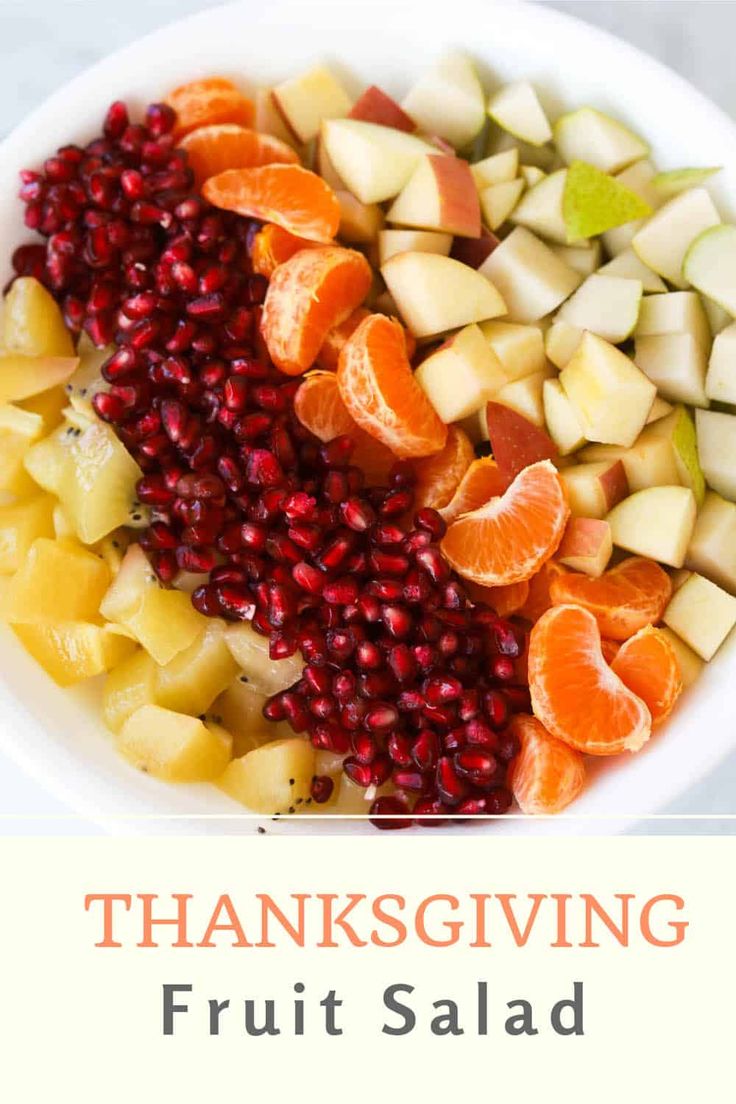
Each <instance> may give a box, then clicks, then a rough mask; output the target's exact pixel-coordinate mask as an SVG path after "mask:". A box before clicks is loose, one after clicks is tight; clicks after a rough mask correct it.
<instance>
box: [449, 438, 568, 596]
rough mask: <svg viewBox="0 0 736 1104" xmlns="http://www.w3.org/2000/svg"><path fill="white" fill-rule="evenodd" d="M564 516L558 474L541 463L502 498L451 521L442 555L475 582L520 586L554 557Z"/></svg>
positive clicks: (564, 502) (525, 472)
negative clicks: (517, 584) (516, 584)
mask: <svg viewBox="0 0 736 1104" xmlns="http://www.w3.org/2000/svg"><path fill="white" fill-rule="evenodd" d="M569 516H570V508H569V506H568V504H567V498H566V496H565V489H564V486H563V484H562V480H561V479H560V476H559V473H558V472H557V470H556V469H555V467H554V465H553V464H552V463H551V462H550V461H549V460H540V461H539V463H537V464H531V465H530V466H529V467H528V468H524V470H523V471H522V472H519V474H518V475H517V477H516V479H514V481H513V483H512V484H511V486H510V487H509V488H508V490H506V491H505V492H504V494H503V495H500V496H499V497H497V498H493V499H491V501H490V502H488V503H486V505H485V506H481V507H480V509H478V510H474V511H473V512H472V513H470V514H465V515H464V516H463V517H461V518H459V519H458V520H457V521H455V522H453V523H452V525H451V526H450V527H449V529H448V530H447V533H446V534H445V537H444V539H443V541H442V546H441V547H442V551H443V552H444V554H445V556H446V558H447V559H448V560H449V562H450V564H451V565H452V567H454V568H455V570H456V571H457V572H458V574H459V575H461V576H463V578H465V579H471V580H472V581H473V582H474V583H480V584H481V585H482V586H507V585H508V584H509V583H519V582H523V581H524V580H525V579H530V578H531V577H532V575H534V573H535V572H536V571H538V570H539V568H540V567H541V566H542V564H543V563H544V562H545V560H548V559H549V558H550V556H552V555H554V552H555V550H556V549H557V546H558V545H559V543H560V541H561V540H562V535H563V533H564V531H565V525H566V524H567V519H568V517H569Z"/></svg>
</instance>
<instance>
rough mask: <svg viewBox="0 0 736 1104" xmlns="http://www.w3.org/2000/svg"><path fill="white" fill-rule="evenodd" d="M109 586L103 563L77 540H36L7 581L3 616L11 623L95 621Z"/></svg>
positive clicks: (108, 573) (108, 574)
mask: <svg viewBox="0 0 736 1104" xmlns="http://www.w3.org/2000/svg"><path fill="white" fill-rule="evenodd" d="M109 581H110V572H109V571H108V569H107V566H106V565H105V564H104V563H103V562H102V560H101V559H100V558H99V557H98V556H95V555H93V553H91V552H88V551H87V550H86V549H85V548H82V546H81V545H79V544H77V543H76V542H75V541H71V540H64V541H55V540H49V538H48V537H38V538H37V539H36V540H35V541H34V542H33V544H32V545H31V547H30V548H29V549H28V552H27V553H26V556H25V559H24V561H23V563H22V564H21V566H20V568H19V570H18V571H17V572H16V574H15V575H14V576H13V578H12V580H11V583H10V587H9V590H8V594H7V596H6V601H5V611H4V612H5V617H6V619H7V620H8V621H10V622H12V623H14V624H29V623H35V622H38V621H42V622H49V621H55V622H56V621H91V620H95V619H96V618H97V616H98V610H99V605H100V601H101V600H102V597H103V595H104V594H105V591H106V589H107V586H108V583H109Z"/></svg>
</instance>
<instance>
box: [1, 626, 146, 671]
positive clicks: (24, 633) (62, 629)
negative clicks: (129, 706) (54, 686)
mask: <svg viewBox="0 0 736 1104" xmlns="http://www.w3.org/2000/svg"><path fill="white" fill-rule="evenodd" d="M13 631H14V632H15V634H16V636H17V637H18V639H19V640H20V642H21V643H22V644H23V647H24V648H25V649H26V651H27V652H30V654H31V655H32V656H33V658H34V659H35V660H36V662H37V663H40V665H41V666H42V667H43V669H44V670H45V671H46V672H47V673H48V674H49V675H51V677H52V679H53V680H54V682H56V683H58V685H59V686H73V685H74V684H75V683H77V682H81V681H82V680H83V679H88V678H93V677H94V676H95V675H101V674H102V673H103V672H104V671H109V670H110V668H111V667H115V666H116V665H117V664H118V663H120V662H121V661H122V660H124V659H125V658H126V657H127V656H129V655H130V654H131V652H133V650H134V649H135V644H134V642H133V641H132V640H128V639H126V637H124V636H118V635H117V634H115V633H112V632H110V631H109V630H108V628H107V626H103V625H93V624H91V623H90V622H89V621H55V622H53V623H52V622H48V623H36V624H32V625H31V624H15V625H13Z"/></svg>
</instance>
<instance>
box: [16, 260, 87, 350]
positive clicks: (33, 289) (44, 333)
mask: <svg viewBox="0 0 736 1104" xmlns="http://www.w3.org/2000/svg"><path fill="white" fill-rule="evenodd" d="M0 347H2V348H3V349H5V350H6V352H9V353H21V354H22V355H23V356H27V357H73V356H74V344H73V342H72V338H71V334H70V333H69V331H68V330H67V328H66V326H65V325H64V319H63V317H62V314H61V310H60V309H59V306H58V304H57V302H56V300H55V299H54V298H53V296H52V295H51V293H50V292H48V291H47V290H46V288H45V287H44V286H43V284H40V283H39V282H38V280H36V279H34V278H33V277H32V276H20V277H18V279H17V280H14V281H13V283H12V285H11V287H10V290H9V291H8V294H7V295H6V296H5V302H4V304H3V313H2V329H1V330H0Z"/></svg>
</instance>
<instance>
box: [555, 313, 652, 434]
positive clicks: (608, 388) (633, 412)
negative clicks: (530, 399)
mask: <svg viewBox="0 0 736 1104" xmlns="http://www.w3.org/2000/svg"><path fill="white" fill-rule="evenodd" d="M560 383H561V384H562V386H563V388H564V390H565V394H566V395H567V397H568V398H569V400H570V402H571V403H572V405H573V406H574V407H575V411H576V413H577V415H578V417H579V419H580V423H581V425H582V427H583V432H584V433H585V436H586V438H587V440H589V441H600V442H601V443H603V444H610V445H624V446H626V447H629V446H630V445H633V443H634V441H635V440H636V438H637V437H638V436H639V434H640V432H641V430H642V428H643V426H644V424H645V423H646V420H647V417H648V416H649V411H650V410H651V407H652V403H653V402H654V396H655V394H656V388H655V386H654V384H653V383H651V382H650V381H649V380H648V379H647V377H646V376H645V375H644V374H643V373H642V372H640V371H639V369H638V368H637V367H636V365H635V364H634V363H633V361H631V360H630V359H629V358H628V357H627V356H626V355H625V354H624V353H622V352H621V351H620V349H617V348H616V347H615V346H614V345H610V344H609V343H608V342H607V341H604V340H603V338H601V337H597V336H596V335H595V334H592V333H585V334H584V335H583V338H582V340H581V342H580V344H579V345H578V347H577V349H576V350H575V353H574V354H573V356H572V359H571V360H570V361H569V363H568V364H567V365H566V366H565V368H563V370H562V372H561V373H560Z"/></svg>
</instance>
